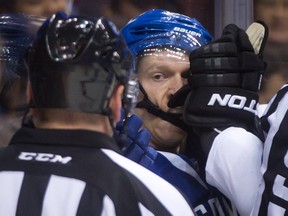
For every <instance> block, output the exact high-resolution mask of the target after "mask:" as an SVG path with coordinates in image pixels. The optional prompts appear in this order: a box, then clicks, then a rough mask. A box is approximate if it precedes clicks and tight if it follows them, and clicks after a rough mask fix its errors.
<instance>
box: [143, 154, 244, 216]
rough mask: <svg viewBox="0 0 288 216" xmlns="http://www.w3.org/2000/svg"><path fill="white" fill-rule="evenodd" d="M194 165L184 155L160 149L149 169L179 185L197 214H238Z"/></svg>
mask: <svg viewBox="0 0 288 216" xmlns="http://www.w3.org/2000/svg"><path fill="white" fill-rule="evenodd" d="M194 166H195V163H193V161H191V160H190V159H189V158H188V157H186V156H184V155H178V154H173V153H169V152H162V151H158V154H157V158H156V160H155V161H154V163H153V164H152V165H151V166H149V167H148V169H149V170H151V171H152V172H154V173H156V174H157V175H159V176H161V177H162V178H164V179H165V180H166V181H168V182H170V183H171V184H172V185H174V186H175V187H177V188H178V189H179V190H180V191H181V192H182V193H183V194H184V195H185V196H186V197H187V198H188V200H189V201H190V203H191V205H192V206H193V207H194V212H195V214H196V215H200V216H202V215H203V216H204V215H205V216H208V215H209V216H210V215H211V216H215V215H238V213H237V210H236V208H235V207H232V206H231V205H230V202H229V201H228V200H227V199H226V198H225V197H224V196H223V195H221V194H220V193H219V192H218V191H217V190H215V189H214V188H212V187H210V186H208V185H207V184H206V183H205V182H204V181H203V180H202V179H201V178H200V176H199V175H198V173H197V172H196V170H195V169H194Z"/></svg>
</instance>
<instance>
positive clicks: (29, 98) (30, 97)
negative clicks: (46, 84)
mask: <svg viewBox="0 0 288 216" xmlns="http://www.w3.org/2000/svg"><path fill="white" fill-rule="evenodd" d="M26 96H27V102H28V104H31V102H32V101H33V92H32V87H31V83H30V82H28V83H27V88H26Z"/></svg>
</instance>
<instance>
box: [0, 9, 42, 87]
mask: <svg viewBox="0 0 288 216" xmlns="http://www.w3.org/2000/svg"><path fill="white" fill-rule="evenodd" d="M43 21H44V20H43V19H42V18H40V17H36V16H31V15H25V14H2V15H1V16H0V40H1V48H0V61H1V64H2V71H1V73H2V74H1V75H2V79H3V82H5V83H3V84H8V83H10V82H11V81H12V80H13V79H15V78H19V77H21V78H26V77H27V71H26V70H25V67H24V61H23V60H24V56H25V53H26V50H27V48H28V47H29V45H30V44H31V43H32V41H33V39H34V37H35V34H36V30H37V29H38V27H39V26H40V25H41V24H42V22H43Z"/></svg>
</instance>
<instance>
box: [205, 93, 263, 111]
mask: <svg viewBox="0 0 288 216" xmlns="http://www.w3.org/2000/svg"><path fill="white" fill-rule="evenodd" d="M216 102H217V103H218V104H219V105H220V106H223V107H224V106H228V107H230V108H234V109H243V110H246V111H248V112H251V113H256V108H255V105H256V104H257V103H256V101H255V100H251V101H250V103H248V104H249V105H248V106H246V104H247V102H249V101H248V99H247V98H246V97H244V96H240V95H231V94H225V95H224V97H223V98H222V97H221V95H220V94H216V93H214V94H213V95H212V96H211V98H210V100H209V102H208V104H207V105H208V106H214V105H215V104H216Z"/></svg>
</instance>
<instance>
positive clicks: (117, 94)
mask: <svg viewBox="0 0 288 216" xmlns="http://www.w3.org/2000/svg"><path fill="white" fill-rule="evenodd" d="M123 93H124V85H119V86H118V87H116V88H115V90H114V92H113V95H112V97H111V99H110V102H109V106H110V108H111V111H112V114H113V120H114V125H115V126H116V123H117V122H118V121H119V120H120V117H121V107H122V95H123Z"/></svg>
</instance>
